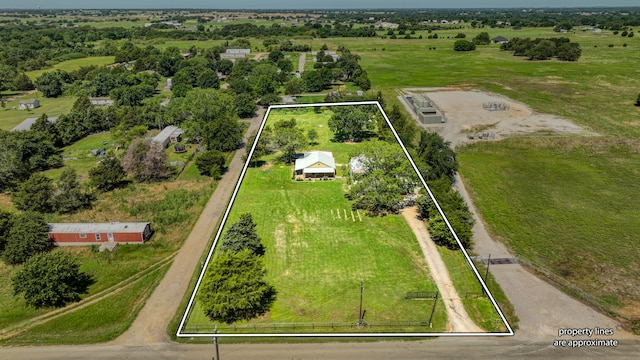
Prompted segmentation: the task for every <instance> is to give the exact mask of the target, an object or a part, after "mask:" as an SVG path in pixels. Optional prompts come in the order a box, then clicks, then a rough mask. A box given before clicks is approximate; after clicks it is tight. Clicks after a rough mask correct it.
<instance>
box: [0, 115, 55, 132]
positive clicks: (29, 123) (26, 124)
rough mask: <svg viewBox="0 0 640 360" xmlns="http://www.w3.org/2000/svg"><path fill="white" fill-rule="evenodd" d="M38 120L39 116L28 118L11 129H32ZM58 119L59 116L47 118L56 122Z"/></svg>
mask: <svg viewBox="0 0 640 360" xmlns="http://www.w3.org/2000/svg"><path fill="white" fill-rule="evenodd" d="M37 120H38V118H37V117H31V118H26V119H24V121H22V122H21V123H20V124H18V125H16V127H14V128H13V129H11V131H21V130H30V129H31V127H32V126H33V124H35V123H36V121H37ZM56 120H58V117H57V116H55V117H48V118H47V121H49V122H50V123H54V122H56Z"/></svg>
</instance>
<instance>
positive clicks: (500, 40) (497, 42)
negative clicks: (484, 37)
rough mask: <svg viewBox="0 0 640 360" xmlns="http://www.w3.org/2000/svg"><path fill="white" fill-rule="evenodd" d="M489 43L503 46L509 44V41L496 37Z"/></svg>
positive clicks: (502, 37)
mask: <svg viewBox="0 0 640 360" xmlns="http://www.w3.org/2000/svg"><path fill="white" fill-rule="evenodd" d="M491 42H492V43H494V44H505V43H508V42H509V39H507V38H506V37H504V36H496V37H494V38H493V39H491Z"/></svg>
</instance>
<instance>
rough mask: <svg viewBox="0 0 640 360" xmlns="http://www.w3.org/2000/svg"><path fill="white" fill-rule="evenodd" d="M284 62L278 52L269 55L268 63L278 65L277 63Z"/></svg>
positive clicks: (281, 54)
mask: <svg viewBox="0 0 640 360" xmlns="http://www.w3.org/2000/svg"><path fill="white" fill-rule="evenodd" d="M280 60H284V54H283V53H282V51H280V50H274V51H272V52H270V53H269V61H271V62H273V63H278V61H280Z"/></svg>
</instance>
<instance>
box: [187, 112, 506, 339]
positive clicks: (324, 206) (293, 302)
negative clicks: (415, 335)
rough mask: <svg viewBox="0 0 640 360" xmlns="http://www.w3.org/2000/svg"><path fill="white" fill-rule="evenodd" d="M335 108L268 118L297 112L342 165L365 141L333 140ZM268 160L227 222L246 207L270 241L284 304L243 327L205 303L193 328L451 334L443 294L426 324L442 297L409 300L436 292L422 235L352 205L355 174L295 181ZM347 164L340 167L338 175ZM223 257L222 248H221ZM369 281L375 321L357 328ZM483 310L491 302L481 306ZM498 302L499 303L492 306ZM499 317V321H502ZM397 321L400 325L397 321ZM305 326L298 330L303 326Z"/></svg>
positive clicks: (270, 261) (460, 272)
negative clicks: (211, 312)
mask: <svg viewBox="0 0 640 360" xmlns="http://www.w3.org/2000/svg"><path fill="white" fill-rule="evenodd" d="M331 115H332V112H331V111H330V110H326V109H325V108H323V109H322V110H321V111H320V112H318V113H315V112H314V111H313V109H312V108H293V109H277V110H272V112H271V113H270V116H269V119H268V121H267V124H270V123H273V122H275V121H278V120H288V119H290V118H295V119H296V120H297V123H298V124H299V126H300V127H302V129H304V130H305V131H306V130H308V129H312V128H313V129H316V131H317V132H318V139H317V144H315V145H314V146H308V147H307V149H305V150H322V151H331V152H332V153H333V154H334V157H335V159H336V167H337V168H339V167H340V166H341V165H340V164H346V163H347V162H348V160H349V154H350V153H351V152H352V151H354V149H355V148H357V147H358V146H359V144H346V143H336V142H332V141H331V138H332V133H331V131H330V130H329V129H328V126H327V121H328V119H329V118H330V116H331ZM264 160H265V161H266V163H265V164H263V165H262V166H260V167H257V168H249V169H248V171H247V174H246V175H245V177H244V180H243V182H242V184H241V187H240V190H239V192H238V195H237V197H236V200H235V202H234V203H233V206H232V209H231V213H230V216H229V219H228V220H227V223H226V226H227V227H228V226H229V224H231V223H233V222H234V221H237V219H238V218H239V216H240V214H243V213H250V214H252V216H253V219H254V221H255V223H256V224H257V227H256V230H257V232H258V235H259V236H261V238H262V242H263V244H264V245H265V247H266V254H265V258H264V261H265V264H266V267H267V278H268V282H270V283H271V284H273V285H274V287H275V288H276V291H277V298H276V302H275V303H274V305H273V307H272V308H271V311H270V312H268V313H267V314H265V315H264V316H262V317H260V318H258V319H254V320H251V321H249V322H242V323H239V324H235V325H228V324H221V323H215V322H212V321H211V320H209V319H208V318H207V317H206V316H205V315H204V313H203V311H202V308H201V307H200V305H199V304H198V302H197V301H196V305H195V306H194V308H193V310H192V311H191V313H190V316H189V318H188V321H187V323H186V326H185V328H184V331H185V332H208V333H210V332H211V331H212V330H213V328H214V327H217V329H218V331H219V332H220V333H246V332H250V333H296V332H303V333H315V332H318V333H332V332H333V333H344V332H443V331H445V330H444V329H445V327H446V314H445V313H444V309H443V304H442V303H441V300H438V303H437V304H436V310H435V315H434V320H432V324H433V326H432V327H431V328H429V327H426V328H425V327H424V326H414V325H415V324H412V323H410V322H411V321H419V322H425V321H426V320H427V319H428V318H429V316H430V312H431V310H432V309H431V307H432V305H433V302H432V301H419V300H408V299H406V298H405V296H406V294H407V293H409V292H435V291H437V287H436V285H435V284H434V283H433V280H432V279H431V277H430V275H429V271H428V266H427V265H426V262H425V259H424V255H423V254H422V253H421V250H420V247H419V246H418V242H417V239H416V238H415V235H414V234H413V233H412V231H411V229H410V228H409V226H408V225H407V223H406V222H405V220H404V219H403V218H402V216H401V215H387V216H384V217H369V216H366V215H365V213H364V212H363V211H362V210H359V211H353V210H351V204H350V202H349V201H348V200H347V199H346V198H345V197H344V196H343V195H344V189H345V187H346V186H347V185H346V182H345V181H346V179H343V178H338V179H336V180H333V181H317V182H306V181H305V182H298V181H293V180H292V165H286V164H283V163H281V162H277V161H275V158H274V156H273V155H270V156H268V157H267V158H265V159H264ZM341 173H344V170H342V171H341V170H340V169H338V175H340V174H341ZM214 257H215V252H214ZM450 259H452V260H451V261H449V263H448V264H447V266H448V267H450V268H451V269H452V270H454V271H455V273H456V276H455V277H456V280H458V279H460V280H462V281H464V284H461V285H460V288H461V289H466V291H468V292H473V291H477V290H478V289H480V287H479V285H478V284H477V280H476V285H474V284H472V279H471V278H470V277H468V276H467V275H465V274H464V272H468V273H469V275H471V276H473V274H472V273H471V271H470V268H469V267H468V266H467V267H466V268H464V267H463V266H462V264H461V263H460V261H461V260H462V261H464V259H463V258H458V257H456V255H450ZM360 280H363V281H364V287H365V291H364V301H363V303H364V306H363V308H364V309H366V311H367V313H366V318H365V320H366V321H367V322H368V323H369V324H370V326H369V328H364V329H358V328H357V327H353V325H354V324H355V323H356V322H357V319H358V305H359V303H358V296H359V287H360ZM483 301H484V302H486V303H487V304H489V305H490V303H489V302H488V300H486V299H484V300H478V299H476V300H469V301H467V302H468V303H469V304H471V305H470V306H471V307H470V308H471V309H475V310H474V311H475V312H476V319H477V320H479V322H480V323H482V325H483V327H485V328H486V329H487V330H488V331H504V329H503V328H501V327H500V326H499V325H498V326H496V325H495V323H494V320H495V319H493V318H492V319H488V318H487V314H490V313H493V315H494V317H495V318H498V316H497V313H496V312H495V310H494V309H486V308H483V309H479V308H478V307H477V305H478V304H480V303H481V302H483ZM480 306H481V307H482V305H480ZM490 307H491V305H490ZM498 319H499V318H498ZM391 325H395V326H391ZM296 329H297V330H296Z"/></svg>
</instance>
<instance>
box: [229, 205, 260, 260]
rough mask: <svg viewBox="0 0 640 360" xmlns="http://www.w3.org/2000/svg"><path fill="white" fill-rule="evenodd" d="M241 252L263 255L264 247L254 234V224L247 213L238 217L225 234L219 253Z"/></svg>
mask: <svg viewBox="0 0 640 360" xmlns="http://www.w3.org/2000/svg"><path fill="white" fill-rule="evenodd" d="M243 250H249V251H251V253H252V254H253V255H258V256H262V255H264V246H263V245H262V242H261V239H260V237H259V236H258V233H257V232H256V223H254V222H253V217H251V214H249V213H245V214H242V215H240V219H239V220H238V221H236V222H235V223H233V224H232V225H231V226H230V227H229V230H227V231H226V232H225V234H224V236H223V237H222V239H221V244H220V251H232V252H235V253H237V252H240V251H243Z"/></svg>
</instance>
